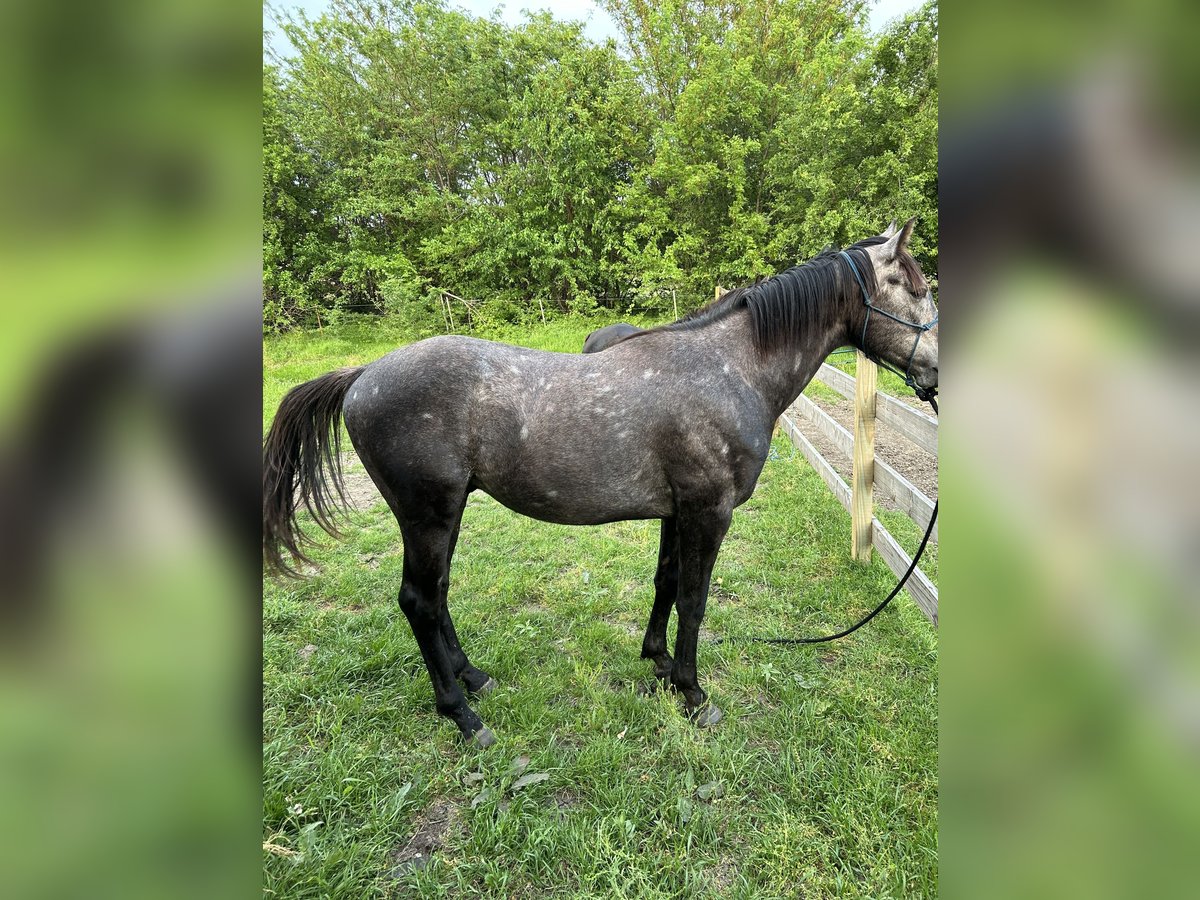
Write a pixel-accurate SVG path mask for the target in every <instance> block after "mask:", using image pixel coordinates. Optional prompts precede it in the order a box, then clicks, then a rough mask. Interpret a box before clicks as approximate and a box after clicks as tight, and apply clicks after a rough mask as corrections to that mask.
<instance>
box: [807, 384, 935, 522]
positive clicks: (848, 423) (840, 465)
mask: <svg viewBox="0 0 1200 900" xmlns="http://www.w3.org/2000/svg"><path fill="white" fill-rule="evenodd" d="M897 399H899V400H900V401H901V402H903V403H908V404H909V405H910V406H914V407H916V408H917V409H920V410H921V411H922V412H927V411H928V410H927V408H926V407H925V404H923V403H918V402H916V401H910V400H909V399H908V398H904V397H901V398H897ZM815 402H816V403H817V405H818V406H820V407H821V408H822V409H823V410H825V412H827V413H829V415H830V416H832V417H833V418H834V420H836V421H837V423H838V424H839V425H841V426H842V427H843V428H845V429H846V430H847V431H850V432H851V433H853V431H854V401H853V400H847V399H845V398H844V397H839V398H838V399H837V402H829V401H826V400H818V401H815ZM788 415H789V416H790V417H791V419H792V421H793V422H795V423H796V425H797V426H798V427H799V428H800V429H801V430H802V431H803V432H804V436H805V437H807V438H808V439H809V441H811V442H812V445H813V446H814V447H816V448H817V450H818V451H820V453H821V455H822V456H824V457H825V458H826V459H827V460H829V463H830V465H832V466H833V467H834V469H836V470H837V473H838V474H839V475H841V476H842V478H844V479H845V480H846V482H847V483H849V482H850V475H851V471H852V464H851V460H850V458H849V457H847V456H843V455H842V453H841V451H840V450H838V448H837V447H836V446H834V444H833V442H832V441H830V440H829V439H828V438H826V437H825V436H824V435H822V434H821V433H819V432H818V431H817V430H816V429H815V428H809V427H805V426H806V424H807V423H806V420H805V418H804V416H803V415H801V414H800V412H799V411H798V410H797V409H796V408H795V407H793V408H792V409H790V410H788ZM875 458H876V459H882V460H883V461H884V462H886V463H887V464H888V465H890V466H891V467H892V468H893V469H895V470H896V471H897V472H899V473H900V474H901V475H903V476H904V477H905V478H907V479H908V480H909V481H911V482H912V483H913V484H914V485H915V486H916V487H917V489H918V490H919V491H920V492H921V493H922V494H924V495H925V496H926V497H928V498H929V499H930V500H937V497H938V464H937V457H935V456H933V455H931V454H930V453H927V452H926V451H925V450H923V449H921V448H920V447H918V446H917V445H916V444H914V443H913V442H912V441H910V440H909V439H908V438H906V437H904V436H903V435H901V434H899V433H897V432H896V431H894V430H893V429H891V428H889V427H888V426H886V425H884V424H883V423H882V422H878V421H877V422H876V423H875ZM875 502H876V503H878V504H879V505H880V506H882V507H883V508H884V509H897V506H896V504H895V503H893V502H892V498H891V497H889V496H888V495H887V494H886V493H884V492H883V491H882V490H881V489H880V488H879V486H878V485H876V487H875Z"/></svg>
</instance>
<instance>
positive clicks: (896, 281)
mask: <svg viewBox="0 0 1200 900" xmlns="http://www.w3.org/2000/svg"><path fill="white" fill-rule="evenodd" d="M887 281H888V284H899V283H900V279H899V278H897V277H896V276H895V275H889V276H888V280H887Z"/></svg>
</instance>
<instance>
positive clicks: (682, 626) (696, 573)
mask: <svg viewBox="0 0 1200 900" xmlns="http://www.w3.org/2000/svg"><path fill="white" fill-rule="evenodd" d="M731 518H732V509H724V508H722V507H714V506H711V505H705V506H702V507H698V508H694V509H688V510H685V509H681V510H680V514H679V523H678V529H679V595H678V597H677V599H676V601H675V606H676V609H677V610H678V612H679V630H678V632H677V635H676V638H675V661H674V664H673V665H672V667H671V684H672V685H673V686H674V687H675V689H676V690H678V691H679V692H680V693H681V694H683V698H684V702H685V703H686V705H687V710H688V714H689V715H690V716H691V717H692V718H693V719H694V720H695V722H696V724H698V725H702V726H703V725H715V724H716V723H717V722H719V721H721V710H719V709H718V708H717V707H716V706H713V705H712V704H711V703H708V702H707V701H708V695H707V694H705V693H704V691H703V690H702V689H701V688H700V683H699V682H698V681H697V679H696V645H697V643H698V642H699V639H700V623H701V622H703V621H704V608H705V606H706V605H707V603H708V585H709V580H710V579H711V578H712V570H713V565H714V564H715V563H716V561H717V551H718V550H720V549H721V541H723V540H724V539H725V532H726V531H728V530H729V522H730V519H731Z"/></svg>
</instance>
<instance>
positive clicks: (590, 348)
mask: <svg viewBox="0 0 1200 900" xmlns="http://www.w3.org/2000/svg"><path fill="white" fill-rule="evenodd" d="M641 330H642V329H640V328H638V327H637V326H636V325H630V324H629V323H628V322H617V323H615V324H613V325H605V326H604V327H603V328H597V329H596V330H595V331H593V332H592V333H591V334H589V335H588V336H587V337H586V338H584V339H583V352H584V353H599V352H600V351H601V350H607V349H608V348H609V347H611V346H612V345H613V344H615V343H616V342H617V341H620V340H622V339H624V338H627V337H629V336H630V335H632V334H637V333H638V332H639V331H641Z"/></svg>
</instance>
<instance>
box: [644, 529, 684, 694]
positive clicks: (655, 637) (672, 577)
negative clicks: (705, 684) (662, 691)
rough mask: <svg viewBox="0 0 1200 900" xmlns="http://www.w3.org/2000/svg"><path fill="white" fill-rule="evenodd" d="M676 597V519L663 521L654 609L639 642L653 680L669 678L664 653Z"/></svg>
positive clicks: (667, 654)
mask: <svg viewBox="0 0 1200 900" xmlns="http://www.w3.org/2000/svg"><path fill="white" fill-rule="evenodd" d="M678 596H679V536H678V532H677V529H676V527H675V519H674V518H668V519H663V520H662V530H661V532H660V537H659V543H658V569H657V571H655V573H654V608H653V609H652V610H651V611H650V623H649V624H648V625H647V626H646V637H645V639H644V640H643V641H642V659H651V660H654V677H655V678H657V679H658V680H659V681H666V680H667V679H668V678H670V677H671V662H672V661H671V654H670V653H668V652H667V622H668V621H669V620H670V618H671V607H672V606H674V605H675V601H676V599H677V598H678Z"/></svg>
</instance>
